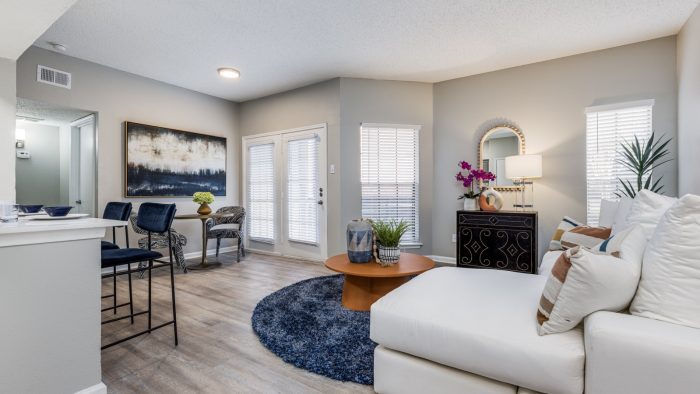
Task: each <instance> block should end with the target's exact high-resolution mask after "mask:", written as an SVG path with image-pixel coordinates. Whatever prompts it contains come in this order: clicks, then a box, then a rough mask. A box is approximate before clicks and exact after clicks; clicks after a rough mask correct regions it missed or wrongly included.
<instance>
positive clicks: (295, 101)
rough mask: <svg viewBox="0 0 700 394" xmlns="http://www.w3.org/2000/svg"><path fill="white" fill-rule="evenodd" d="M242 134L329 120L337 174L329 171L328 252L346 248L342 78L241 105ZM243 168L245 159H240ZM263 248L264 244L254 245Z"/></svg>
mask: <svg viewBox="0 0 700 394" xmlns="http://www.w3.org/2000/svg"><path fill="white" fill-rule="evenodd" d="M239 113H240V130H241V135H242V136H250V135H255V134H262V133H269V132H274V131H282V130H288V129H293V128H296V127H303V126H310V125H314V124H319V123H326V124H327V127H328V130H327V133H328V136H327V141H328V165H329V166H330V165H331V164H335V165H336V173H335V174H328V194H327V198H326V202H327V205H326V207H327V209H328V253H329V254H330V255H332V254H334V253H336V252H337V253H340V252H339V251H343V250H345V241H344V239H345V227H344V226H341V223H340V205H341V200H342V197H341V194H340V183H341V182H340V178H341V174H340V168H338V167H339V162H340V161H339V160H340V159H339V158H340V138H339V135H340V126H339V114H340V80H339V79H338V78H336V79H331V80H328V81H325V82H320V83H317V84H314V85H309V86H305V87H302V88H299V89H294V90H290V91H288V92H284V93H279V94H275V95H272V96H267V97H264V98H260V99H257V100H252V101H246V102H244V103H241V104H240V107H239ZM238 163H239V167H240V168H241V169H242V168H243V165H242V162H240V161H238ZM255 247H256V248H264V245H255Z"/></svg>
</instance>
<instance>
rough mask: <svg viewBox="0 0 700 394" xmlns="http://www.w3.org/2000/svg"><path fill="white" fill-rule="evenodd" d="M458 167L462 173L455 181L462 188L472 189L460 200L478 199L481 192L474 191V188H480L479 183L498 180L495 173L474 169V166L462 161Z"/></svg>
mask: <svg viewBox="0 0 700 394" xmlns="http://www.w3.org/2000/svg"><path fill="white" fill-rule="evenodd" d="M457 165H458V166H459V168H460V171H459V172H458V173H457V175H455V179H456V180H457V182H461V183H462V186H464V187H465V188H467V189H470V190H467V192H466V193H464V195H462V196H461V197H459V198H460V199H462V198H476V197H478V196H479V194H481V192H476V191H474V186H475V185H477V186H478V183H479V181H485V182H488V181H493V180H495V179H496V176H495V175H494V174H493V173H491V172H489V171H485V170H483V169H481V168H472V165H471V164H469V163H468V162H466V161H460V162H459V163H457Z"/></svg>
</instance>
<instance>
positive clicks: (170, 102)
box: [13, 47, 240, 252]
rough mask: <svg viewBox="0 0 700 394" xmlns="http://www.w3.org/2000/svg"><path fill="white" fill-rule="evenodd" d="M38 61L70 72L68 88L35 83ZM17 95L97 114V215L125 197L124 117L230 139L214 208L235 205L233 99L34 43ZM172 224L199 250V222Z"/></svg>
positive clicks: (183, 208) (182, 207)
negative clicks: (222, 189)
mask: <svg viewBox="0 0 700 394" xmlns="http://www.w3.org/2000/svg"><path fill="white" fill-rule="evenodd" d="M37 64H42V65H45V66H49V67H53V68H57V69H59V70H63V71H67V72H70V73H72V74H73V80H72V89H70V90H67V89H63V88H60V87H54V86H50V85H45V84H41V83H38V82H36V67H37ZM222 83H225V82H223V81H222ZM17 96H18V97H22V98H27V99H32V100H37V101H43V102H46V103H50V104H54V105H57V106H60V107H71V108H78V109H82V110H88V111H95V112H97V113H98V125H97V128H98V157H99V160H98V211H99V212H100V214H101V212H102V209H103V208H104V205H105V204H106V203H107V202H108V201H122V200H126V199H125V198H124V197H123V188H124V144H123V141H124V134H123V130H122V128H123V122H124V121H127V120H128V121H134V122H140V123H146V124H152V125H157V126H165V127H172V128H177V129H181V130H190V131H195V132H200V133H203V134H210V135H217V136H222V137H228V140H227V141H228V142H227V143H228V145H227V146H228V157H227V160H228V169H227V170H228V172H227V194H228V195H227V196H226V197H218V198H217V201H216V202H215V203H214V204H213V208H218V207H221V206H223V205H235V204H238V201H239V199H238V195H239V191H238V186H239V178H238V176H239V172H238V162H239V160H240V157H239V155H240V135H239V133H238V129H237V126H238V122H237V116H238V111H237V104H235V103H232V102H230V101H226V100H222V99H219V98H215V97H211V96H207V95H204V94H201V93H196V92H193V91H190V90H186V89H182V88H178V87H175V86H172V85H168V84H164V83H161V82H157V81H154V80H152V79H148V78H144V77H139V76H136V75H133V74H129V73H125V72H122V71H117V70H114V69H111V68H108V67H104V66H100V65H98V64H95V63H91V62H87V61H84V60H80V59H76V58H72V57H68V56H65V55H61V54H57V53H54V52H50V51H47V50H44V49H40V48H37V47H31V48H29V49H28V50H27V51H26V52H25V53H24V54H23V55H22V57H20V58H19V60H18V62H17ZM13 116H14V104H13ZM13 126H14V122H13ZM129 201H132V202H134V203H135V208H137V206H138V203H139V202H141V201H158V202H176V203H177V205H178V213H194V212H195V211H196V208H197V206H196V205H195V204H194V203H192V202H191V201H190V199H189V198H166V199H148V200H146V199H129ZM174 226H175V228H176V229H178V230H179V231H181V232H183V233H184V234H185V235H186V236H187V237H188V245H187V247H186V252H195V251H199V250H201V245H202V243H201V224H200V223H199V221H183V220H176V221H175V224H174ZM211 247H213V245H211Z"/></svg>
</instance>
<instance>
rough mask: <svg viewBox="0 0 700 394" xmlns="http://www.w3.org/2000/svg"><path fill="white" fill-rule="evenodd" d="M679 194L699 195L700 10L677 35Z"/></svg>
mask: <svg viewBox="0 0 700 394" xmlns="http://www.w3.org/2000/svg"><path fill="white" fill-rule="evenodd" d="M677 44H678V46H677V48H678V60H677V67H678V192H679V194H680V195H683V194H686V193H693V194H700V175H699V174H698V168H700V155H698V153H697V149H698V147H700V7H698V8H696V9H695V12H694V13H693V14H692V15H691V16H690V19H688V22H686V24H685V26H683V29H681V31H680V33H678V41H677Z"/></svg>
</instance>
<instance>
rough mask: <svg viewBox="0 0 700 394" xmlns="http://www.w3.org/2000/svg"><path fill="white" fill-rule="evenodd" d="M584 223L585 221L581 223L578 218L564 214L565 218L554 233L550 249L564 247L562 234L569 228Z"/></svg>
mask: <svg viewBox="0 0 700 394" xmlns="http://www.w3.org/2000/svg"><path fill="white" fill-rule="evenodd" d="M583 225H584V223H581V222H579V221H578V220H575V219H572V218H570V217H568V216H564V218H563V219H562V220H561V222H560V223H559V226H557V229H556V230H555V231H554V235H552V240H551V241H549V250H562V247H561V237H562V235H564V233H565V232H567V231H568V230H571V229H573V228H575V227H578V226H583Z"/></svg>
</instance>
